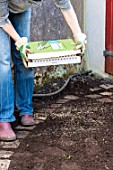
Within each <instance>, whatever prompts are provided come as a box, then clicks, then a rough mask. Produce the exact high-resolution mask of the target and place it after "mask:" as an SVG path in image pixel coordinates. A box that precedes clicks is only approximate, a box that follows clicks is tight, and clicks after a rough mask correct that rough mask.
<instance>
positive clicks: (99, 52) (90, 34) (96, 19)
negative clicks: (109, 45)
mask: <svg viewBox="0 0 113 170" xmlns="http://www.w3.org/2000/svg"><path fill="white" fill-rule="evenodd" d="M105 4H106V0H84V10H85V13H84V15H85V32H86V34H87V41H88V43H87V50H86V56H85V57H86V63H87V68H88V69H91V70H93V72H96V73H99V74H100V75H102V76H107V74H105V72H104V62H105V58H104V56H103V51H104V50H105V15H106V14H105V11H106V10H105V8H106V5H105Z"/></svg>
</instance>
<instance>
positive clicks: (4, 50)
mask: <svg viewBox="0 0 113 170" xmlns="http://www.w3.org/2000/svg"><path fill="white" fill-rule="evenodd" d="M14 120H15V117H14V92H13V85H12V73H11V67H10V39H9V36H8V34H7V33H6V32H5V31H4V30H3V29H2V28H0V122H12V121H14Z"/></svg>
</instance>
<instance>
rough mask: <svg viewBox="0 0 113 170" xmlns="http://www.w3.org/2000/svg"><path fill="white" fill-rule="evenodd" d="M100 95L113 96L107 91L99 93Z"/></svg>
mask: <svg viewBox="0 0 113 170" xmlns="http://www.w3.org/2000/svg"><path fill="white" fill-rule="evenodd" d="M99 94H100V95H102V96H112V95H113V93H112V92H107V91H105V92H102V93H99Z"/></svg>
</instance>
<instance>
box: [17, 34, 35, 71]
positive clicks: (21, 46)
mask: <svg viewBox="0 0 113 170" xmlns="http://www.w3.org/2000/svg"><path fill="white" fill-rule="evenodd" d="M15 45H16V49H17V50H18V51H19V52H20V56H21V59H22V61H23V64H24V66H25V67H26V68H27V67H28V58H27V53H32V50H31V49H30V47H29V45H28V39H27V37H22V38H20V39H19V40H18V41H16V43H15Z"/></svg>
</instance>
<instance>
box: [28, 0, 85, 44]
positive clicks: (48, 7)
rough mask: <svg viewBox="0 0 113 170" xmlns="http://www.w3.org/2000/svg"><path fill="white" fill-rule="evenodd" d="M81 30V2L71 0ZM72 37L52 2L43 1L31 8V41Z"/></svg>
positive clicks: (80, 0)
mask: <svg viewBox="0 0 113 170" xmlns="http://www.w3.org/2000/svg"><path fill="white" fill-rule="evenodd" d="M71 2H72V5H73V7H74V8H75V10H76V13H77V16H78V19H79V22H80V25H81V27H82V28H83V10H82V9H83V0H71ZM68 36H72V35H71V32H70V29H69V27H68V26H67V24H66V22H65V20H64V18H63V16H62V13H61V12H60V10H59V8H58V7H56V6H55V5H54V0H43V3H40V2H38V3H37V5H34V6H33V10H32V18H31V40H33V41H34V40H48V39H61V38H67V37H68Z"/></svg>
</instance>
